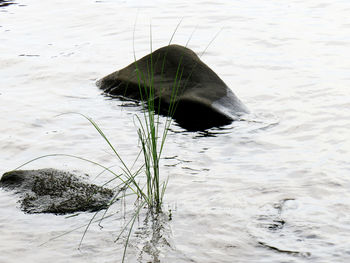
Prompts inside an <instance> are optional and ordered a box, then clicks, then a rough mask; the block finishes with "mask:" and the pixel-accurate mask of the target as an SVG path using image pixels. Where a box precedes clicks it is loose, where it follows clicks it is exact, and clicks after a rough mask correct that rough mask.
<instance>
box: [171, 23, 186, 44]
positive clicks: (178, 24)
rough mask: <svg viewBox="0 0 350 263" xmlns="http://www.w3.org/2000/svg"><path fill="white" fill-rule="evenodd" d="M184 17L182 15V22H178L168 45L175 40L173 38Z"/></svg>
mask: <svg viewBox="0 0 350 263" xmlns="http://www.w3.org/2000/svg"><path fill="white" fill-rule="evenodd" d="M183 19H184V18H183V17H182V18H181V19H180V22H179V23H177V25H176V28H175V30H174V32H173V34H172V35H171V38H170V41H169V44H168V46H169V45H170V44H171V42H172V41H173V38H174V36H175V33H176V32H177V29H178V28H179V26H180V24H181V23H182V20H183Z"/></svg>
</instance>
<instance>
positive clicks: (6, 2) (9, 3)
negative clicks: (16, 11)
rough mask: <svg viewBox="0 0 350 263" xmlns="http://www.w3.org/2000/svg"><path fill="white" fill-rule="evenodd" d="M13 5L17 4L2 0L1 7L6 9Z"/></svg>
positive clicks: (0, 1) (0, 0)
mask: <svg viewBox="0 0 350 263" xmlns="http://www.w3.org/2000/svg"><path fill="white" fill-rule="evenodd" d="M13 4H16V3H15V2H13V1H10V0H0V7H5V6H9V5H13Z"/></svg>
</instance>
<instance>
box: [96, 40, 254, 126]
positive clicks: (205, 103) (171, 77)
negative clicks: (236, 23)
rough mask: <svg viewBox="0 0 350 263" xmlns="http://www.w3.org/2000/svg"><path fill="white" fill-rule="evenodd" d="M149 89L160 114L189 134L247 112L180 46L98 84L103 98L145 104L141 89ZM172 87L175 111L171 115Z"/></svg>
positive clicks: (154, 55) (191, 54)
mask: <svg viewBox="0 0 350 263" xmlns="http://www.w3.org/2000/svg"><path fill="white" fill-rule="evenodd" d="M151 65H152V66H151ZM151 83H152V84H151ZM139 84H141V85H139ZM151 85H153V87H154V99H155V105H156V106H158V105H160V106H159V107H158V110H159V112H160V113H162V114H164V115H167V116H171V117H173V118H174V119H175V120H176V121H177V122H178V123H179V124H180V126H182V127H184V128H186V129H188V130H204V129H207V128H211V127H214V126H221V125H225V124H228V123H230V122H232V121H233V120H237V119H239V117H240V116H241V115H242V114H244V113H247V112H248V109H247V108H246V107H245V106H244V105H243V104H242V102H241V101H240V100H239V99H238V98H237V97H236V95H235V94H234V93H233V92H232V91H231V90H230V89H229V88H228V87H227V86H226V84H225V83H224V82H223V81H222V80H221V79H220V78H219V77H218V75H216V74H215V72H214V71H212V70H211V69H210V68H209V67H208V66H207V65H206V64H204V63H203V62H202V61H201V60H200V59H199V57H198V56H197V55H196V54H195V53H194V52H193V51H192V50H190V49H188V48H186V47H183V46H179V45H169V46H166V47H163V48H160V49H158V50H156V51H154V52H153V53H151V54H149V55H147V56H145V57H143V58H141V59H139V60H137V61H136V62H134V63H131V64H130V65H129V66H127V67H125V68H123V69H121V70H119V71H116V72H114V73H112V74H110V75H108V76H106V77H104V78H102V79H101V80H99V81H98V82H97V86H98V87H100V88H101V89H102V90H103V91H104V92H105V93H106V94H109V95H111V96H121V97H124V98H128V99H132V100H139V101H140V100H144V101H146V98H147V94H146V93H145V92H144V87H147V88H149V87H150V86H151ZM140 87H141V90H140ZM174 87H176V90H177V96H176V98H175V100H174V101H175V103H176V104H175V105H176V110H175V112H171V111H169V105H170V104H171V101H172V94H173V91H174Z"/></svg>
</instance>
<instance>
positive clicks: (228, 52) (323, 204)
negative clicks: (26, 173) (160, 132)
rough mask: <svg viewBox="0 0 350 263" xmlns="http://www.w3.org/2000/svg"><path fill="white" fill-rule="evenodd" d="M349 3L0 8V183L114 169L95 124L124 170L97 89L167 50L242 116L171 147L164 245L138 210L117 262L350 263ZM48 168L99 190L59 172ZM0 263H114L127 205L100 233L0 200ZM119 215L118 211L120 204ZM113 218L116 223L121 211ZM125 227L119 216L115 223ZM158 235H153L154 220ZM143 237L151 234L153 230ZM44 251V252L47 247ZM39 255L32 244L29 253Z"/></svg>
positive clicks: (126, 124)
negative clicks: (5, 176) (212, 76)
mask: <svg viewBox="0 0 350 263" xmlns="http://www.w3.org/2000/svg"><path fill="white" fill-rule="evenodd" d="M349 11H350V3H349V2H348V1H341V0H335V1H330V0H323V1H316V0H315V1H314V0H308V1H296V0H294V1H284V2H281V1H261V0H259V1H258V0H248V1H215V3H214V2H211V1H199V0H198V1H191V2H188V1H176V2H174V1H137V0H133V1H108V0H106V1H76V2H75V1H65V0H61V1H56V0H53V1H46V2H45V1H44V2H43V1H36V0H31V1H26V0H23V1H18V2H17V3H16V4H13V5H8V6H5V7H2V8H1V9H0V54H1V58H0V81H1V86H0V119H1V128H0V159H1V164H2V165H1V168H0V174H2V173H4V172H6V171H8V170H11V169H13V168H15V167H17V166H18V165H20V164H22V163H24V162H26V161H28V160H30V159H32V158H34V157H37V156H42V155H45V154H51V153H67V154H75V155H78V156H83V157H86V158H90V159H93V160H96V161H98V162H102V163H104V164H106V165H115V164H116V162H115V159H114V158H113V157H112V156H111V153H110V150H109V149H108V147H107V145H106V144H105V143H104V142H103V141H102V139H101V138H100V137H99V136H98V134H97V133H96V131H95V130H94V129H93V128H92V127H91V125H89V123H87V121H86V120H84V119H83V118H82V117H80V116H77V115H63V116H59V117H57V115H59V114H61V113H65V112H80V113H83V114H87V115H89V116H91V117H92V118H93V119H94V120H96V121H97V122H98V123H99V124H100V125H101V127H102V128H103V130H104V131H105V132H106V134H107V135H108V136H109V137H110V139H111V141H112V142H113V143H114V144H115V145H117V147H118V149H119V151H120V153H121V154H122V156H123V158H125V160H126V162H127V163H130V164H131V163H132V162H133V160H134V159H135V155H136V154H137V152H138V148H137V134H136V130H135V125H134V122H133V120H134V115H135V114H140V110H139V108H137V107H121V105H122V104H125V102H121V101H117V100H110V99H108V98H106V97H104V96H103V95H101V93H100V91H99V90H98V89H97V88H96V87H95V81H96V80H97V79H98V78H100V77H103V76H104V75H107V74H109V73H111V72H113V71H115V70H117V69H119V68H122V67H124V66H126V65H128V64H129V63H130V62H131V61H133V51H132V36H133V27H134V23H135V20H136V17H137V26H136V30H135V49H136V55H137V57H138V58H140V57H141V56H143V55H145V54H147V53H148V52H149V50H150V46H149V43H150V40H149V39H150V38H149V24H150V23H151V24H152V36H153V38H152V39H153V40H152V43H153V49H156V48H158V47H161V46H164V45H166V44H167V43H168V42H169V40H170V37H171V35H172V33H173V30H174V28H175V27H176V25H177V24H178V22H179V21H180V19H181V18H182V17H183V21H182V24H181V26H180V28H179V30H178V32H177V33H176V35H175V37H174V40H173V43H177V44H182V45H185V44H186V42H187V40H188V39H189V37H190V35H191V33H192V32H193V30H194V29H195V28H196V31H195V32H194V35H193V37H192V39H191V41H190V42H189V47H190V48H191V49H193V50H194V51H195V52H197V53H198V54H201V52H203V50H204V49H205V48H206V46H207V44H208V43H209V42H210V41H211V39H212V38H213V37H214V35H215V34H216V33H217V32H218V31H219V30H221V29H222V28H223V30H222V32H221V33H220V34H219V36H218V37H217V38H216V40H215V41H214V42H213V43H212V44H211V46H210V47H209V49H208V51H207V52H206V54H205V55H204V56H203V57H202V59H203V61H204V62H205V63H207V64H208V65H209V66H210V67H211V68H212V69H213V70H214V71H215V72H216V73H218V75H219V76H220V77H221V78H222V79H223V80H224V81H225V82H226V84H227V85H228V86H229V87H231V88H232V90H233V91H234V92H235V94H236V95H237V96H238V97H239V98H240V99H241V100H242V101H243V102H244V103H245V105H246V106H247V107H248V108H249V109H250V111H251V112H252V113H251V114H250V115H249V116H247V117H246V119H247V121H242V122H236V123H233V124H231V125H229V126H227V127H224V128H223V129H212V130H210V131H208V132H207V133H190V132H186V131H184V130H183V129H181V128H180V127H178V126H177V125H176V124H174V125H173V126H172V128H171V132H170V133H169V137H168V141H167V145H166V151H165V153H164V159H162V166H161V170H162V176H163V178H166V177H167V176H169V185H168V188H167V192H166V197H165V205H164V210H171V212H172V220H171V221H167V220H161V222H163V227H164V229H162V234H163V238H159V237H158V238H157V237H153V240H154V241H157V242H154V243H156V244H155V245H150V244H149V243H147V240H150V239H151V238H152V223H151V222H148V223H145V222H144V221H143V220H144V211H143V212H142V216H141V217H140V220H139V221H138V222H137V223H136V224H137V226H138V227H139V229H137V231H136V233H134V234H133V235H132V238H131V242H130V248H129V250H128V251H129V252H128V255H127V256H128V258H127V262H148V261H154V262H156V261H157V260H160V262H348V261H349V260H350V249H349V247H350V241H349V240H350V229H349V225H350V224H349V223H350V216H349V215H350V201H349V200H350V194H349V188H350V181H349V179H348V175H349V171H350V162H349V150H350V143H349V142H350V140H349V128H350V120H349V115H350V110H349V109H350V100H349V96H348V87H349V86H350V75H349V68H350V52H349V48H350V37H349V36H350V18H349V16H348V14H349ZM44 167H54V168H58V169H65V170H71V171H72V170H76V171H78V172H80V173H88V174H90V176H91V178H92V181H93V182H97V183H101V182H103V181H105V180H107V179H109V176H108V175H102V176H100V177H98V178H97V179H95V180H93V179H94V178H95V177H96V175H97V174H98V173H99V172H100V170H99V169H98V168H97V167H94V166H92V165H87V164H86V163H84V162H82V161H78V160H75V159H70V158H62V157H56V158H45V159H41V160H38V161H36V162H33V163H31V164H29V165H27V166H26V168H28V169H31V168H33V169H34V168H35V169H36V168H44ZM0 200H1V201H0V206H1V208H0V209H1V214H0V231H1V236H0V262H4V263H5V262H6V263H12V262H19V261H24V260H25V261H26V262H48V261H52V262H120V259H121V256H122V253H123V245H122V242H121V241H118V242H116V243H114V239H115V238H116V236H117V235H118V233H119V231H120V229H121V227H122V226H123V224H124V223H125V222H126V221H127V220H128V211H130V209H131V208H132V202H126V205H123V204H117V205H116V206H115V207H114V209H115V211H117V213H116V215H114V217H110V218H108V219H106V220H105V221H104V223H103V226H104V228H102V229H101V228H100V227H99V226H98V225H96V224H94V225H93V226H92V227H91V229H90V230H89V231H88V233H87V235H86V237H85V239H84V242H83V245H82V247H81V249H80V250H78V249H77V248H78V246H79V242H80V239H81V237H82V234H83V231H84V230H83V228H79V229H78V230H76V231H73V232H71V233H69V234H67V235H64V236H62V237H60V238H57V239H54V240H51V241H49V240H50V239H51V238H55V237H58V236H60V235H62V234H63V233H65V232H67V231H69V230H72V229H75V228H78V227H80V226H83V225H84V224H86V223H87V222H88V221H89V219H90V218H91V216H92V214H79V215H78V216H75V217H69V218H67V217H64V216H54V215H26V214H23V213H22V212H21V211H20V210H19V209H18V204H16V198H15V197H14V196H13V194H12V193H9V192H4V191H0ZM126 201H129V200H126ZM123 211H124V212H123ZM125 213H126V214H125ZM155 222H156V221H155ZM153 227H154V226H153ZM47 241H49V242H47ZM43 243H44V244H43Z"/></svg>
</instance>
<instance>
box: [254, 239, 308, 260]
mask: <svg viewBox="0 0 350 263" xmlns="http://www.w3.org/2000/svg"><path fill="white" fill-rule="evenodd" d="M258 243H259V245H261V246H263V247H265V248H268V249H270V250H273V251H275V252H278V253H284V254H288V255H292V256H299V257H310V256H311V253H310V252H299V251H292V250H284V249H280V248H277V247H274V246H271V245H268V244H266V243H264V242H261V241H259V242H258Z"/></svg>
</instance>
